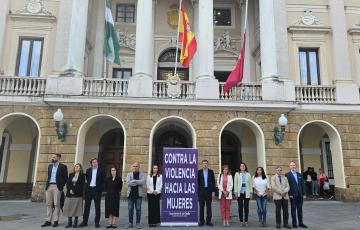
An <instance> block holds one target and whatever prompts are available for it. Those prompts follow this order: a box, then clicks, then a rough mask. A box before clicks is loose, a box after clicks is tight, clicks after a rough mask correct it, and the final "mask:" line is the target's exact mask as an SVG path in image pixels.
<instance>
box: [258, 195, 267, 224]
mask: <svg viewBox="0 0 360 230" xmlns="http://www.w3.org/2000/svg"><path fill="white" fill-rule="evenodd" d="M256 204H257V213H258V216H259V221H261V222H266V204H267V196H263V197H259V196H257V197H256Z"/></svg>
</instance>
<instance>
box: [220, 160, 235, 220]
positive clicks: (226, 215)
mask: <svg viewBox="0 0 360 230" xmlns="http://www.w3.org/2000/svg"><path fill="white" fill-rule="evenodd" d="M217 186H218V189H219V199H220V213H221V218H222V220H223V226H224V227H229V226H230V223H229V221H230V205H231V199H232V189H233V178H232V176H231V174H230V170H229V166H228V165H224V166H223V170H222V173H221V174H220V175H219V177H218V181H217Z"/></svg>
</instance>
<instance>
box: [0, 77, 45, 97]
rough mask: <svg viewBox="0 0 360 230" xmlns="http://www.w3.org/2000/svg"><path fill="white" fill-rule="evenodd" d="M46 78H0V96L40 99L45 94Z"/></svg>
mask: <svg viewBox="0 0 360 230" xmlns="http://www.w3.org/2000/svg"><path fill="white" fill-rule="evenodd" d="M45 87H46V78H34V77H8V76H5V77H0V95H2V96H29V97H40V96H43V95H44V94H45Z"/></svg>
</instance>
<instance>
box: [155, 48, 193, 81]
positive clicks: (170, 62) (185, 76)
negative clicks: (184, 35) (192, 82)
mask: <svg viewBox="0 0 360 230" xmlns="http://www.w3.org/2000/svg"><path fill="white" fill-rule="evenodd" d="M175 58H176V49H174V48H170V49H168V50H166V51H164V52H163V53H162V54H161V55H160V57H159V59H158V76H157V79H158V80H167V79H168V78H169V77H171V76H173V75H174V71H175ZM177 67H178V68H177V71H176V73H177V74H178V77H179V78H180V80H182V81H188V80H189V69H188V68H182V66H181V64H180V50H178V56H177Z"/></svg>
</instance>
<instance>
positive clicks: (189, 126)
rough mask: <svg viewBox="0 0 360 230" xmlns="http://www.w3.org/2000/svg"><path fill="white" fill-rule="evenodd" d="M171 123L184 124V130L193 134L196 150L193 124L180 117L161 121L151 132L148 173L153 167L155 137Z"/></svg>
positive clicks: (194, 143) (192, 138) (192, 139)
mask: <svg viewBox="0 0 360 230" xmlns="http://www.w3.org/2000/svg"><path fill="white" fill-rule="evenodd" d="M171 123H178V124H182V125H183V127H184V128H186V129H187V131H189V133H190V134H191V141H192V148H196V132H195V129H194V127H193V126H192V124H191V123H190V122H189V121H188V120H186V119H185V118H182V117H179V116H168V117H165V118H162V119H160V120H159V121H157V122H156V123H155V125H154V126H153V127H152V129H151V132H150V138H149V158H148V171H149V172H150V169H151V165H152V158H153V157H152V155H153V148H155V147H154V146H153V142H154V136H155V134H156V132H157V131H158V130H159V128H161V126H163V125H165V124H171Z"/></svg>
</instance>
